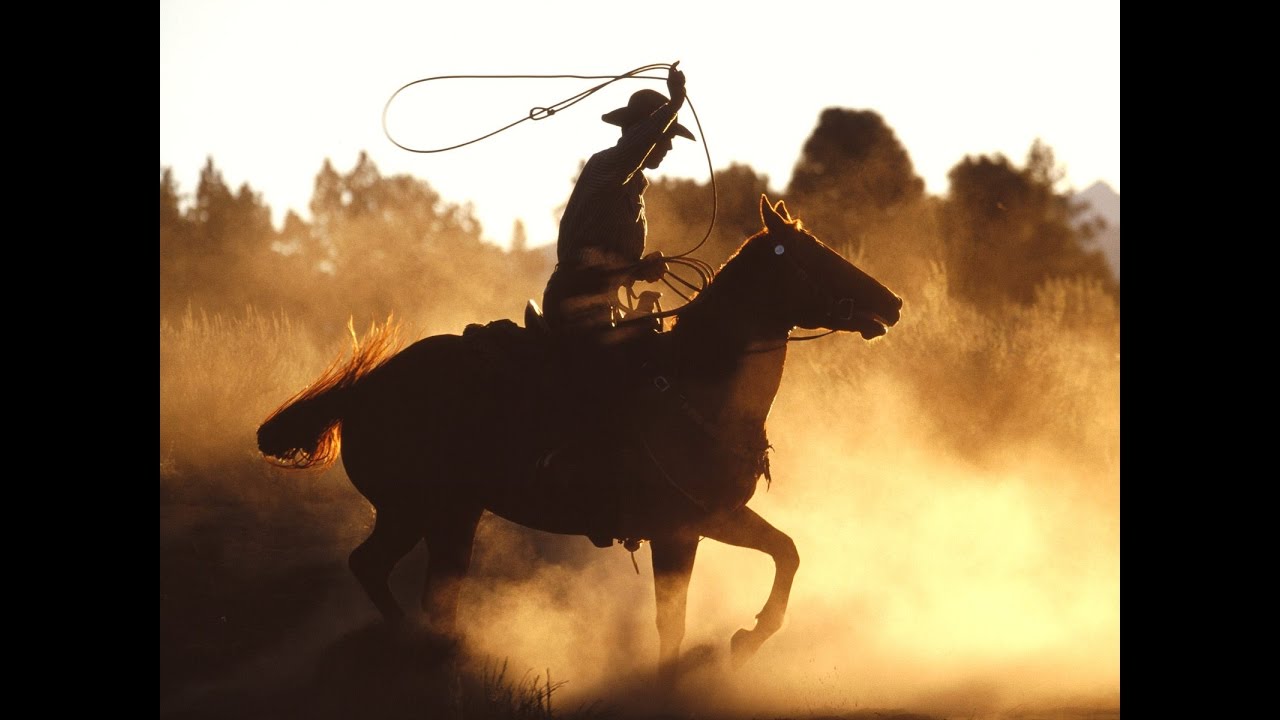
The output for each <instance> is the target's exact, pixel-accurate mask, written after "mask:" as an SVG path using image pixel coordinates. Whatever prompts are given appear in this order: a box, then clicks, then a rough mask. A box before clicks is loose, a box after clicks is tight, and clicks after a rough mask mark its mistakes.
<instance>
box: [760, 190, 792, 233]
mask: <svg viewBox="0 0 1280 720" xmlns="http://www.w3.org/2000/svg"><path fill="white" fill-rule="evenodd" d="M778 204H779V205H781V204H782V201H781V200H779V201H778ZM760 221H761V222H763V223H764V226H765V229H766V230H768V231H769V232H782V230H783V228H784V226H785V225H786V224H787V220H786V218H784V217H782V216H781V215H779V214H778V211H777V210H774V209H773V205H770V204H769V198H768V197H766V196H765V195H764V194H761V195H760Z"/></svg>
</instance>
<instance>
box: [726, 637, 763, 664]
mask: <svg viewBox="0 0 1280 720" xmlns="http://www.w3.org/2000/svg"><path fill="white" fill-rule="evenodd" d="M763 643H764V638H759V637H758V634H757V633H755V632H752V631H751V630H748V629H746V628H739V629H738V632H736V633H734V634H733V637H731V638H729V662H730V663H731V664H732V665H733V667H734V668H735V669H736V668H740V667H742V664H743V663H745V662H746V661H748V660H750V659H751V656H752V655H755V654H756V651H757V650H759V649H760V645H761V644H763Z"/></svg>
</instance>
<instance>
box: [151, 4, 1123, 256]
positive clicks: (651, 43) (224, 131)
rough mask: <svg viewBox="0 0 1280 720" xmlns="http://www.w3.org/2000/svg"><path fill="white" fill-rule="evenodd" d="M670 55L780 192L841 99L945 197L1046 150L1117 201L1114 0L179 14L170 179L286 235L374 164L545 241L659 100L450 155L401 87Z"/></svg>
mask: <svg viewBox="0 0 1280 720" xmlns="http://www.w3.org/2000/svg"><path fill="white" fill-rule="evenodd" d="M645 7H652V8H653V10H650V11H646V10H644V9H643V8H645ZM624 8H626V9H624ZM675 60H680V61H681V65H680V67H681V69H682V70H684V71H685V72H686V74H687V75H688V93H689V98H690V100H691V102H692V103H693V106H694V107H695V108H696V109H697V112H698V115H699V117H700V119H701V121H702V127H703V130H704V131H705V132H706V142H707V146H708V147H709V149H710V151H711V160H712V162H713V164H714V166H715V167H716V168H717V169H719V168H723V167H725V166H727V165H728V164H729V163H730V162H734V161H737V162H745V163H747V164H750V165H751V166H752V167H753V168H755V169H756V170H757V171H758V172H762V173H765V174H767V175H768V176H769V178H770V180H771V185H772V186H773V187H775V188H781V187H783V186H785V184H786V182H787V180H788V179H789V177H790V174H791V169H792V167H793V165H794V164H795V161H796V159H797V157H798V156H799V153H800V149H801V147H802V145H803V144H804V141H805V139H806V138H807V137H808V136H809V134H810V132H812V130H813V128H814V126H815V124H816V122H817V118H818V114H819V113H820V112H821V111H822V109H823V108H826V107H832V106H840V107H847V108H857V109H873V110H876V111H878V112H880V113H881V114H882V115H883V116H884V118H885V120H886V121H887V122H888V124H889V125H890V127H892V128H893V129H894V131H895V132H896V133H897V135H898V138H899V140H900V141H901V142H902V143H903V145H904V146H905V147H906V148H907V150H908V152H909V153H910V154H911V158H912V160H913V162H914V163H915V167H916V172H917V173H919V174H920V175H921V176H922V177H923V178H924V179H925V182H926V184H927V187H928V190H929V191H930V192H933V193H945V192H946V190H947V180H946V174H947V171H948V170H949V169H950V168H951V167H952V166H953V165H955V164H956V163H957V162H958V161H960V160H961V159H962V158H963V157H964V156H965V155H966V154H983V153H995V152H1002V153H1004V154H1005V155H1007V156H1009V157H1010V158H1011V159H1013V160H1015V161H1016V162H1019V163H1020V162H1022V160H1023V158H1024V157H1025V154H1026V151H1027V148H1028V147H1029V146H1030V145H1031V142H1032V140H1033V139H1035V138H1036V137H1040V138H1043V139H1044V140H1045V141H1046V142H1047V143H1049V145H1050V146H1052V147H1053V149H1054V151H1055V153H1056V155H1057V158H1058V161H1059V163H1060V164H1062V165H1064V166H1065V167H1066V170H1067V180H1066V183H1064V187H1066V186H1073V187H1075V188H1076V189H1084V188H1085V187H1087V186H1088V185H1090V184H1092V183H1093V182H1094V181H1096V180H1103V181H1105V182H1107V183H1109V184H1110V185H1111V186H1112V187H1114V188H1115V189H1116V190H1117V191H1119V189H1120V3H1119V2H1118V0H1113V1H1102V0H1071V1H1070V2H1060V1H1057V0H1054V1H1051V2H1050V1H1044V2H1024V1H1017V2H992V1H987V0H984V1H981V2H964V3H956V2H942V1H938V2H883V1H882V0H881V1H877V2H862V1H856V2H852V1H844V2H842V1H838V0H788V1H787V2H776V3H765V2H755V1H753V0H740V1H739V2H734V3H729V2H684V3H674V4H673V3H664V4H661V5H659V4H654V5H651V6H645V5H640V4H628V5H624V4H613V3H600V2H586V1H580V0H544V1H543V2H538V3H517V2H514V1H503V2H496V1H493V0H468V1H467V2H461V3H458V4H456V5H455V6H452V7H444V6H443V5H442V4H441V3H436V2H427V1H425V0H418V1H417V2H413V1H410V0H364V1H363V2H360V3H352V2H329V1H321V0H307V1H306V2H303V1H301V0H253V1H252V2H250V1H249V0H218V1H217V2H210V1H209V0H161V2H160V165H161V166H170V167H172V168H173V169H174V173H175V175H176V178H177V180H178V183H179V189H180V191H182V192H185V193H193V192H194V190H195V187H196V183H197V179H198V177H199V169H200V167H201V166H202V165H203V164H204V161H205V158H206V157H207V156H209V155H212V156H213V158H214V162H215V164H216V165H217V166H218V167H219V168H220V169H221V170H222V172H223V175H224V177H225V179H226V181H227V182H228V184H230V185H232V187H233V189H234V188H235V187H238V186H239V184H240V183H242V182H245V181H248V182H249V183H250V184H251V185H252V187H253V188H254V189H255V190H257V191H258V192H260V193H262V195H263V198H264V200H265V201H266V202H267V203H268V204H270V205H271V207H272V209H273V211H274V213H275V218H276V221H277V223H278V222H279V220H280V218H282V217H283V215H284V212H285V211H286V210H287V209H290V208H292V209H295V210H297V211H298V212H299V213H301V214H303V215H304V216H307V215H308V213H307V209H306V207H307V203H308V201H309V200H310V196H311V191H312V188H313V182H314V178H315V175H316V172H317V171H318V170H319V169H320V166H321V164H322V162H323V161H324V159H325V158H326V157H328V158H330V159H331V160H332V161H333V164H334V167H335V168H336V169H337V170H338V171H339V172H346V171H348V170H350V169H351V168H352V167H353V166H354V164H355V161H356V158H357V156H358V154H359V152H360V151H361V150H367V151H368V152H369V154H370V156H371V157H372V159H373V160H374V162H375V163H376V164H377V165H378V168H379V169H380V171H381V172H382V174H383V175H391V174H397V173H409V174H412V175H414V176H417V177H420V178H423V179H425V180H427V181H428V182H430V183H431V185H432V186H433V187H434V188H435V189H436V190H437V191H439V192H440V193H441V194H442V195H443V196H444V198H445V199H446V200H449V201H454V202H464V201H471V202H473V203H474V206H475V210H476V213H477V215H478V216H479V218H480V219H481V222H482V223H483V224H484V228H485V235H486V237H488V238H489V239H491V240H494V241H495V242H499V243H503V244H505V243H506V242H507V240H508V239H509V238H510V235H511V227H512V223H513V222H514V220H515V219H516V218H517V217H519V218H522V219H523V220H524V222H525V224H526V226H527V228H528V234H529V241H530V243H531V244H541V243H545V242H551V241H553V240H554V239H555V233H556V226H555V212H556V210H557V208H558V207H559V206H560V205H561V204H562V203H563V202H564V201H565V200H566V199H567V197H568V194H569V192H570V190H571V189H572V186H571V181H572V178H573V177H574V175H575V174H576V172H577V168H578V163H579V161H580V160H583V159H585V158H586V157H587V156H589V155H590V154H591V153H593V152H596V151H598V150H601V149H603V148H605V147H607V146H609V145H612V144H613V142H614V141H615V140H616V138H617V134H618V131H617V129H616V128H614V127H613V126H610V125H606V124H604V123H603V122H601V121H600V119H599V118H600V115H601V114H602V113H604V112H607V111H609V110H611V109H613V108H614V107H617V106H620V105H623V104H625V103H626V98H627V96H628V95H629V94H630V93H632V92H634V91H635V90H637V89H640V88H642V87H652V88H655V89H659V90H663V89H664V85H663V83H661V82H660V81H649V82H644V81H636V80H630V81H624V82H620V83H615V84H614V85H611V86H609V87H608V88H606V89H605V90H604V91H602V92H600V93H597V94H596V95H593V96H592V97H591V98H589V99H588V100H586V101H585V102H583V103H580V104H578V105H576V106H574V107H573V108H570V109H569V110H566V111H565V112H563V113H561V114H559V115H557V116H556V117H554V118H552V119H550V120H547V121H542V122H537V123H532V122H527V123H524V124H522V125H520V126H518V127H516V128H514V129H512V130H510V131H508V132H506V133H504V134H502V135H499V136H497V137H495V138H493V139H490V140H487V141H485V142H483V143H480V144H478V145H473V146H469V147H467V148H463V149H460V150H455V151H452V152H448V153H443V154H437V155H416V154H412V153H408V152H405V151H403V150H400V149H397V148H396V147H394V146H393V145H392V144H391V143H390V142H389V141H388V140H387V139H386V138H385V137H384V136H383V134H382V126H381V114H382V109H383V105H384V104H385V103H386V101H387V99H388V98H389V97H390V95H391V93H392V92H393V91H395V89H396V88H398V87H400V86H401V85H403V84H405V83H407V82H409V81H411V80H414V79H417V78H423V77H430V76H435V75H449V74H499V73H503V74H582V75H616V74H621V73H623V72H626V71H628V70H631V69H633V68H635V67H638V66H641V65H646V64H650V63H657V62H672V61H675ZM592 84H593V83H592V82H591V81H583V80H578V81H524V82H519V83H516V82H508V81H440V82H434V83H427V84H425V85H419V86H417V87H416V88H415V89H413V90H410V91H408V92H407V93H406V94H405V95H402V96H401V100H398V101H397V104H396V105H395V106H393V112H394V115H393V118H392V119H393V121H394V123H395V125H394V127H393V130H394V131H395V132H396V134H397V139H399V140H400V141H401V142H404V143H405V144H409V145H416V146H419V147H442V146H446V145H452V144H455V143H458V142H461V141H464V140H468V139H470V138H471V137H475V136H478V135H482V134H484V133H487V132H489V131H491V130H494V129H497V128H498V127H501V126H502V125H506V124H507V123H509V122H512V121H514V120H517V119H519V118H520V117H522V116H524V115H525V113H526V112H527V111H528V109H529V108H530V107H532V106H535V105H542V106H545V105H551V104H553V103H555V102H557V101H559V100H561V99H564V98H566V97H568V96H571V95H573V94H575V93H577V92H579V91H581V90H584V89H586V88H587V87H590V86H591V85H592ZM681 122H682V123H684V124H685V125H687V126H689V127H690V128H693V129H694V133H695V134H696V135H698V137H699V143H698V144H697V145H695V144H694V143H690V142H687V141H684V140H677V145H676V150H675V151H673V152H672V153H671V154H670V155H669V156H668V157H667V160H666V162H665V163H664V164H663V166H662V168H661V171H660V172H661V173H662V174H669V175H675V176H682V177H693V178H697V179H700V180H705V178H706V176H707V166H706V159H705V156H704V155H703V153H702V133H700V132H698V131H697V128H696V126H695V125H694V122H693V117H692V115H691V114H690V112H689V111H688V110H687V109H686V111H684V112H682V113H681ZM795 210H796V211H798V212H799V213H800V214H801V215H803V212H804V209H803V208H795ZM709 212H710V209H709V208H708V213H709Z"/></svg>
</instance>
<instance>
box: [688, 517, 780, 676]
mask: <svg viewBox="0 0 1280 720" xmlns="http://www.w3.org/2000/svg"><path fill="white" fill-rule="evenodd" d="M705 535H706V536H707V537H709V538H711V539H713V540H719V541H720V542H722V543H727V544H729V545H737V546H738V547H746V548H752V549H754V550H759V551H760V552H763V553H766V554H768V555H769V556H770V557H772V558H773V564H774V571H773V588H772V589H771V590H770V591H769V599H768V600H767V601H766V602H765V604H764V608H763V609H762V610H760V613H759V614H758V615H756V626H755V629H753V630H747V629H745V628H744V629H741V630H739V631H738V632H736V633H734V634H733V638H732V639H731V640H730V641H729V651H730V655H731V656H732V659H733V661H734V663H735V664H741V663H742V662H744V661H746V660H747V658H750V657H751V656H752V655H754V654H755V652H756V650H759V649H760V646H761V645H762V644H764V641H765V640H768V639H769V637H770V636H771V635H773V634H774V633H776V632H777V631H778V628H780V627H782V618H783V616H784V615H786V612H787V601H788V600H789V599H790V597H791V582H792V580H794V579H795V576H796V570H797V569H799V567H800V554H799V553H798V552H796V544H795V542H793V541H792V540H791V538H790V537H788V536H787V534H786V533H784V532H782V531H781V530H779V529H777V528H775V527H774V526H772V525H770V524H769V523H768V522H766V521H765V519H764V518H762V517H760V516H759V515H757V514H756V513H755V511H753V510H750V509H748V508H745V507H743V508H739V509H738V510H735V511H734V512H731V513H728V514H726V515H722V516H719V517H717V518H716V519H715V520H714V521H713V522H711V523H709V524H708V525H707V526H706V531H705Z"/></svg>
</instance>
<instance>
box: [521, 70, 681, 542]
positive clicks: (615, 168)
mask: <svg viewBox="0 0 1280 720" xmlns="http://www.w3.org/2000/svg"><path fill="white" fill-rule="evenodd" d="M677 64H678V63H677ZM684 86H685V77H684V73H683V72H681V71H680V70H678V69H676V65H674V64H673V65H672V66H671V68H670V70H669V71H668V74H667V90H668V91H669V92H670V93H671V98H670V99H668V98H667V97H665V96H664V95H663V94H662V93H660V92H657V91H655V90H639V91H637V92H635V93H633V94H632V95H631V98H630V100H629V101H628V102H627V105H626V106H625V107H621V108H618V109H617V110H614V111H612V112H608V113H605V114H604V115H602V116H601V119H602V120H604V121H605V122H607V123H610V124H612V125H617V126H619V127H621V128H622V137H621V138H619V140H618V142H617V144H616V145H614V146H613V147H611V148H608V149H607V150H602V151H600V152H598V153H596V154H595V155H592V156H591V159H590V160H588V161H587V163H586V165H585V166H584V167H583V169H582V173H581V175H579V177H578V182H577V184H576V185H575V186H574V188H573V194H572V195H571V196H570V197H569V204H568V205H567V206H566V207H565V211H564V215H563V216H562V217H561V219H560V237H559V242H558V245H557V247H556V255H557V260H558V262H557V264H556V269H555V271H554V272H553V273H552V274H551V278H550V279H549V280H548V281H547V287H546V290H545V291H544V292H543V307H544V311H545V317H546V319H547V322H548V324H549V325H550V326H551V327H552V329H553V330H555V331H557V333H558V334H559V335H561V337H562V339H563V340H564V341H565V342H564V343H563V344H562V346H561V347H562V349H563V350H565V351H566V352H565V354H564V355H563V356H562V357H563V364H562V365H561V366H560V369H561V371H562V372H563V373H565V376H566V377H567V378H569V383H568V385H567V387H566V389H567V390H569V391H570V397H568V398H566V400H567V402H566V403H564V404H563V405H564V407H563V410H565V411H566V412H567V413H568V414H567V415H566V416H565V419H566V421H567V422H568V423H569V425H568V426H567V427H565V428H564V429H565V430H566V435H565V436H564V437H565V438H566V441H565V443H564V444H562V445H561V446H560V447H557V448H555V449H553V450H552V451H551V452H549V453H547V455H545V456H544V457H543V458H542V460H541V461H540V463H539V470H538V472H539V475H540V476H541V477H542V478H543V479H544V481H546V482H548V483H552V484H553V485H554V486H561V487H563V488H565V489H566V490H567V492H568V493H569V494H570V495H572V496H573V497H578V498H581V499H582V500H583V501H584V503H585V504H586V505H587V506H590V507H595V508H600V511H599V513H598V514H594V515H593V516H592V517H591V518H590V523H589V524H590V525H591V526H592V527H591V528H590V529H588V531H587V533H586V534H587V536H588V537H590V538H591V541H592V542H593V543H595V544H596V545H597V546H599V547H608V546H609V545H610V544H611V543H612V540H613V538H614V537H625V534H626V532H627V531H626V526H627V525H628V524H629V523H628V522H626V517H625V516H626V514H627V509H626V508H627V507H628V505H629V504H630V500H629V498H631V497H633V496H634V495H635V494H636V493H638V492H642V490H641V489H640V485H641V483H642V479H641V477H640V476H639V475H638V473H642V472H643V470H642V465H643V461H642V460H641V459H640V458H639V457H637V456H636V454H635V453H636V449H635V448H634V447H629V446H628V444H627V443H625V442H619V440H618V439H617V438H618V436H623V437H625V436H626V434H627V432H626V429H625V428H626V427H627V426H628V423H627V420H626V418H625V415H626V411H627V408H626V407H625V405H626V403H627V400H626V398H627V389H626V385H627V384H628V382H629V380H628V378H627V375H628V374H631V375H635V373H634V372H633V373H627V372H625V371H624V366H627V365H631V366H638V365H639V364H640V362H638V361H637V357H636V356H638V355H644V352H643V351H640V352H637V350H639V347H638V346H637V345H635V344H632V343H629V342H626V341H625V338H626V337H627V336H631V337H635V336H634V333H630V334H623V335H617V334H616V331H610V330H609V328H611V327H612V325H613V319H614V313H615V311H616V309H617V308H616V306H617V304H618V291H619V289H620V288H622V287H624V286H627V287H629V286H630V285H631V284H632V283H634V282H636V281H637V280H642V281H647V282H654V281H657V280H659V279H661V278H662V275H663V273H664V272H666V269H667V265H666V261H665V259H664V258H663V257H662V253H660V252H653V253H649V254H648V255H644V247H645V239H646V236H647V234H648V224H647V222H646V220H645V213H644V191H645V188H647V187H648V185H649V180H648V179H647V178H646V177H645V175H644V171H645V170H646V169H650V170H651V169H654V168H657V167H658V165H659V164H660V163H661V162H662V160H663V158H665V157H666V155H667V153H668V152H670V150H671V141H672V138H674V137H675V136H676V135H679V136H681V137H685V138H688V139H690V140H693V139H694V137H693V133H691V132H689V130H688V128H686V127H684V126H683V125H681V124H680V123H678V122H676V113H677V112H678V111H679V110H680V108H681V106H682V105H684V100H685V90H684ZM654 295H656V293H655V294H654ZM638 310H640V311H641V312H645V311H646V310H645V308H644V307H643V303H642V305H641V307H640V308H638ZM595 331H605V332H595ZM640 332H642V333H643V334H644V335H647V336H648V337H654V336H653V335H652V334H651V333H647V332H645V331H643V330H641V331H640ZM640 339H641V340H643V337H641V338H640ZM615 341H620V342H615ZM619 533H621V534H622V535H619Z"/></svg>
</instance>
